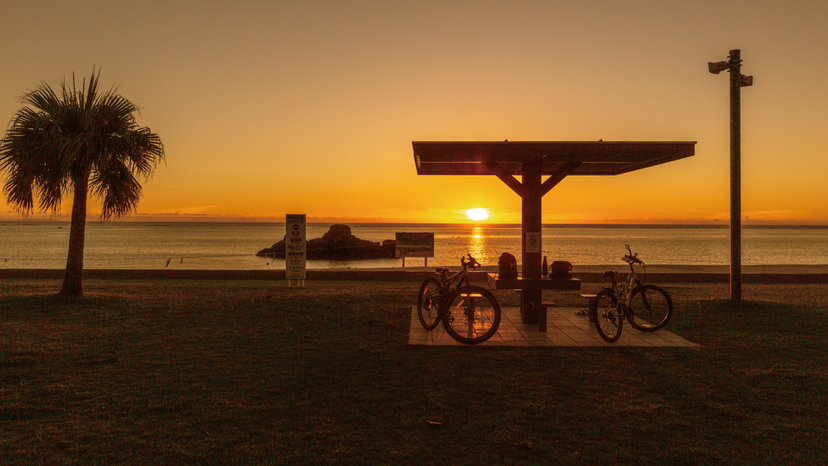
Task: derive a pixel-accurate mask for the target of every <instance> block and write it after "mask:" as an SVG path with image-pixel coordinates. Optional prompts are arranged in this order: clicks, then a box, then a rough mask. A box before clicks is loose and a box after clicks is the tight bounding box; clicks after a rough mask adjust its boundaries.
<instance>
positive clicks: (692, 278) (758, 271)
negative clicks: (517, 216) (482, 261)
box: [0, 265, 828, 284]
mask: <svg viewBox="0 0 828 466" xmlns="http://www.w3.org/2000/svg"><path fill="white" fill-rule="evenodd" d="M457 269H458V268H452V271H456V270H457ZM496 270H497V268H496V267H483V268H481V269H480V270H479V271H475V272H470V278H471V280H472V281H477V282H486V281H487V279H488V274H489V273H494V272H496ZM606 270H615V271H616V272H619V273H621V275H622V276H626V271H625V269H624V268H623V266H621V267H619V266H610V265H582V266H573V270H572V276H573V277H575V278H579V279H581V280H583V281H584V282H588V283H601V282H603V281H604V279H603V272H604V271H606ZM63 274H64V270H63V269H0V279H4V280H9V279H11V280H22V279H26V280H60V279H63ZM433 274H434V268H431V267H429V268H425V267H407V268H405V269H402V268H388V269H310V270H308V271H307V280H383V281H411V282H421V281H423V280H424V279H425V278H427V277H430V276H432V275H433ZM641 275H642V277H641V278H642V279H643V281H644V282H646V283H728V282H729V281H730V273H729V267H728V266H716V265H712V266H709V265H651V266H648V267H647V269H646V272H645V273H644V274H641ZM83 276H84V278H85V279H90V280H285V271H284V270H170V269H146V270H143V269H86V270H84V272H83ZM742 282H743V283H791V284H795V283H822V284H828V265H754V266H750V265H748V266H742Z"/></svg>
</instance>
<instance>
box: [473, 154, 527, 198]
mask: <svg viewBox="0 0 828 466" xmlns="http://www.w3.org/2000/svg"><path fill="white" fill-rule="evenodd" d="M483 166H484V167H486V169H487V170H489V172H490V173H491V174H492V175H495V176H497V177H498V178H500V181H502V182H504V183H506V186H508V187H510V188H512V191H514V192H516V193H517V195H518V196H520V197H521V198H522V197H523V192H524V189H523V185H522V184H521V183H520V181H518V180H517V178H515V177H514V176H512V174H511V173H509V172H508V171H506V169H505V168H503V167H501V166H500V165H498V164H497V163H495V162H488V161H487V162H483Z"/></svg>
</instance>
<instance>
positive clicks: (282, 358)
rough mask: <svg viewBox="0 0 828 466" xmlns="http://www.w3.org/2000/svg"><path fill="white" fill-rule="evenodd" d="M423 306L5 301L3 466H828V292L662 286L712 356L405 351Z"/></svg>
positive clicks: (245, 294) (184, 284)
mask: <svg viewBox="0 0 828 466" xmlns="http://www.w3.org/2000/svg"><path fill="white" fill-rule="evenodd" d="M418 286H419V284H418V283H381V282H379V283H378V282H308V283H307V287H306V288H304V289H297V288H287V287H285V286H284V283H283V282H276V283H273V282H264V281H162V280H157V281H106V280H102V281H87V282H86V297H85V298H84V299H82V300H64V299H60V298H58V297H57V296H55V294H56V293H57V291H58V290H59V287H60V282H57V281H49V280H33V281H14V280H5V281H0V464H66V463H80V464H89V463H102V464H117V463H126V464H150V463H157V464H182V463H184V464H187V463H189V464H205V463H223V464H227V463H232V464H261V463H279V464H330V463H337V464H376V463H378V464H408V463H413V464H442V463H453V464H503V463H506V464H535V463H555V464H579V463H580V464H594V463H599V462H603V463H634V464H727V463H729V464H759V463H766V464H826V463H828V454H826V447H825V444H826V440H825V439H826V434H828V407H827V406H828V360H826V359H828V358H827V357H826V355H828V349H826V335H828V318H827V317H828V316H827V315H826V310H827V309H828V285H744V297H745V299H746V301H745V302H743V303H742V304H740V305H731V303H730V301H728V300H727V299H726V297H727V293H728V288H727V285H726V284H724V285H665V286H664V288H665V289H667V290H668V291H669V292H670V294H671V295H672V297H673V302H674V303H675V312H674V316H673V320H672V322H671V324H670V325H669V326H668V328H669V329H670V330H671V331H673V332H675V333H677V334H679V335H681V336H683V337H685V338H687V339H688V340H690V341H693V342H696V343H699V344H701V345H702V346H701V347H698V348H673V347H667V348H641V347H636V348H630V347H589V348H584V347H466V346H462V347H439V346H408V345H407V340H408V326H409V322H410V312H411V307H412V305H413V304H414V302H415V297H416V292H417V288H418ZM593 288H594V290H597V288H598V285H597V284H585V286H584V290H583V291H584V292H590V291H594V290H593ZM496 294H497V296H498V299H500V300H501V303H502V305H515V304H516V302H515V297H514V294H515V293H512V292H506V291H502V292H501V291H498V292H496ZM554 299H555V300H556V301H558V302H559V304H561V305H574V306H580V305H581V304H582V303H581V299H580V297H579V296H578V295H577V294H575V293H569V294H563V293H560V294H555V295H554ZM625 331H634V330H631V329H625ZM428 421H434V422H437V423H439V424H440V425H437V426H435V425H432V424H431V423H429V422H428Z"/></svg>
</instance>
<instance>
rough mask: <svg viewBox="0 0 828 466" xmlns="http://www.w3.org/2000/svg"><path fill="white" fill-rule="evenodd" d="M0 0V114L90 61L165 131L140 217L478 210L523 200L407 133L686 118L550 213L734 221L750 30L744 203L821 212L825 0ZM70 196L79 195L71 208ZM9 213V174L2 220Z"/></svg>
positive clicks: (515, 134)
mask: <svg viewBox="0 0 828 466" xmlns="http://www.w3.org/2000/svg"><path fill="white" fill-rule="evenodd" d="M2 13H3V14H2V15H0V38H2V41H3V43H4V44H6V45H7V46H6V47H4V48H3V49H2V50H0V59H2V61H3V63H5V64H6V65H7V66H5V67H4V73H3V74H2V77H0V119H4V121H3V123H5V124H8V122H9V120H10V119H11V117H12V116H13V114H14V113H15V112H16V111H17V110H18V109H19V108H20V107H21V104H20V97H21V96H22V95H23V94H24V93H25V92H26V91H28V90H31V89H33V88H35V87H36V86H37V85H38V84H39V83H40V82H41V81H43V82H46V83H48V84H50V85H52V86H53V88H54V87H56V86H57V85H58V83H59V82H60V80H61V79H67V80H69V81H71V79H72V74H73V73H74V76H75V79H76V80H77V81H80V80H82V79H84V78H86V79H88V78H89V75H90V74H91V72H92V69H93V67H100V68H101V84H102V87H104V88H109V87H110V86H113V85H114V86H117V87H118V92H119V93H120V94H121V95H123V96H124V97H126V98H127V99H130V100H132V101H133V102H135V103H137V104H138V105H139V106H140V107H141V108H142V111H141V114H140V115H139V116H138V123H139V124H140V125H142V126H148V127H149V128H151V130H152V131H153V132H155V133H157V134H158V135H159V136H160V137H161V140H162V141H163V142H164V145H165V149H166V157H167V164H166V166H165V165H161V166H159V167H158V169H157V171H156V174H155V176H154V177H153V178H152V179H151V180H149V181H147V182H145V183H143V188H144V189H143V193H144V197H143V199H142V200H141V202H140V203H139V205H138V213H137V215H132V216H131V217H130V218H129V219H128V220H129V221H193V220H195V221H280V220H282V219H283V218H284V215H285V214H287V213H304V214H307V216H308V220H309V221H320V222H342V223H347V222H360V223H365V222H389V223H431V222H433V223H462V222H469V221H470V220H469V219H468V218H467V216H466V211H467V210H468V209H475V208H482V209H487V210H488V213H489V217H488V219H486V220H480V222H489V223H497V224H502V223H519V222H520V216H521V213H520V211H521V203H520V199H519V198H518V197H517V195H515V194H514V193H513V192H512V191H511V189H509V188H508V187H506V186H505V184H504V183H502V182H501V181H500V180H498V179H497V178H496V177H494V176H491V177H459V176H446V177H442V176H417V174H416V170H415V167H414V159H413V152H412V147H411V142H412V141H502V140H504V139H508V140H510V141H597V140H599V139H602V140H604V141H697V144H696V151H695V152H696V154H695V156H693V157H690V158H687V159H683V160H679V161H676V162H671V163H668V164H665V165H660V166H656V167H652V168H648V169H644V170H641V171H638V172H633V173H628V174H624V175H619V176H616V177H570V178H567V179H565V180H564V181H563V182H561V183H560V184H559V185H558V186H557V187H555V188H554V189H553V190H552V191H550V192H549V194H547V195H546V196H545V197H544V200H543V210H544V216H543V221H544V223H717V224H721V223H726V222H727V220H728V216H729V200H730V198H729V160H730V159H729V150H730V149H729V147H730V146H729V101H728V98H729V91H728V78H727V75H726V73H723V74H721V75H718V76H715V75H711V74H709V73H708V71H707V62H710V61H713V62H715V61H722V60H725V59H726V58H727V54H728V51H729V50H731V49H736V48H738V49H741V51H742V58H743V60H744V66H743V68H742V73H744V74H746V75H751V76H754V85H753V86H752V87H748V88H744V89H742V213H743V218H744V219H745V220H744V221H745V224H747V225H749V224H756V223H764V224H783V223H784V224H828V203H826V202H825V201H824V199H826V198H828V186H827V185H826V183H825V182H824V181H823V178H824V176H825V173H828V85H826V83H828V49H826V47H825V44H828V29H827V28H825V20H826V19H828V2H824V1H811V2H809V1H802V0H793V1H789V2H774V1H731V2H720V1H709V0H701V1H686V0H679V1H676V2H666V3H665V2H658V1H654V0H639V1H611V0H602V1H598V0H586V1H583V2H577V3H575V2H558V1H521V2H510V3H504V2H495V1H474V2H472V1H423V2H412V3H408V2H389V1H368V0H365V1H348V2H335V1H313V0H308V1H302V2H278V1H277V2H264V1H239V2H234V3H232V4H228V3H225V2H212V1H205V2H191V1H182V2H160V1H147V2H141V3H140V4H136V3H134V2H124V1H81V2H71V3H65V2H56V1H39V2H5V3H4V4H3V6H2ZM5 128H6V126H5V125H4V126H3V129H4V130H5ZM0 176H2V175H0ZM0 181H3V182H5V177H3V179H2V180H0ZM89 210H90V212H91V213H94V212H99V210H100V209H99V206H98V205H97V204H95V203H92V202H90V209H89ZM70 211H71V198H70V199H66V200H65V202H64V204H63V206H62V209H61V217H60V218H68V214H69V212H70ZM96 216H97V214H94V215H93V217H96ZM19 218H21V217H20V216H19V215H18V214H17V213H15V212H13V211H12V209H11V207H10V206H9V205H8V204H7V203H6V202H5V196H2V198H0V220H11V219H19ZM34 218H35V219H39V218H43V216H42V215H41V214H39V213H36V214H35V217H34ZM314 219H316V220H314Z"/></svg>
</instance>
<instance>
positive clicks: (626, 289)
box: [604, 245, 641, 308]
mask: <svg viewBox="0 0 828 466" xmlns="http://www.w3.org/2000/svg"><path fill="white" fill-rule="evenodd" d="M627 251H630V247H629V245H627ZM637 255H638V254H633V253H632V251H630V254H629V255H628V256H624V259H623V260H624V261H625V262H627V265H629V266H630V273H629V275H627V278H626V279H625V280H624V282H623V283H622V284H621V285H619V284H618V282H617V281H616V280H615V274H616V272H614V271H609V272H604V276H609V278H610V280H612V288H610V291H612V293H613V294H614V295H615V296H616V298H618V300H619V301H621V303H623V304H624V307H625V308H629V307H630V302H631V301H632V290H633V289H635V287H637V286H640V285H641V281H640V280H639V279H638V274H636V273H635V269H634V268H633V264H634V263H636V262H639V263H640V261H639V260H638V258H637V257H636V256H637Z"/></svg>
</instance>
